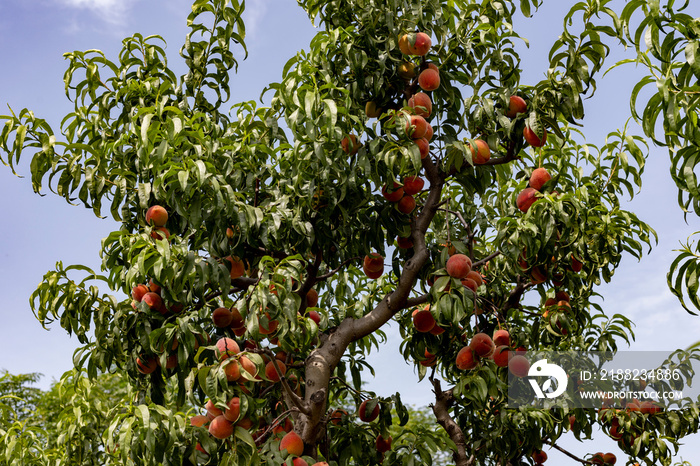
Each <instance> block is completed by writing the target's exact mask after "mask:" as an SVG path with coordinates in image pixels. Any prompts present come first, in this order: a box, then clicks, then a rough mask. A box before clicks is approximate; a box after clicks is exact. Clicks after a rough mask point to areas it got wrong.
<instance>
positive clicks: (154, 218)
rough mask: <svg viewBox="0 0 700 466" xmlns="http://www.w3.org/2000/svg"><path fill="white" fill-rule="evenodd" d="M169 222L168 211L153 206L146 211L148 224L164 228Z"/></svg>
mask: <svg viewBox="0 0 700 466" xmlns="http://www.w3.org/2000/svg"><path fill="white" fill-rule="evenodd" d="M167 221H168V211H167V210H165V208H164V207H162V206H159V205H154V206H151V207H150V208H149V209H148V210H147V211H146V223H147V224H148V225H153V226H156V227H162V226H164V225H165V224H166V223H167Z"/></svg>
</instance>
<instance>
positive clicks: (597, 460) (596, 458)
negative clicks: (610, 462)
mask: <svg viewBox="0 0 700 466" xmlns="http://www.w3.org/2000/svg"><path fill="white" fill-rule="evenodd" d="M591 463H593V464H604V463H605V460H604V459H603V452H600V451H599V452H598V453H594V454H593V456H592V457H591Z"/></svg>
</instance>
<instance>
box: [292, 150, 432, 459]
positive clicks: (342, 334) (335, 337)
mask: <svg viewBox="0 0 700 466" xmlns="http://www.w3.org/2000/svg"><path fill="white" fill-rule="evenodd" d="M423 168H424V170H425V173H426V177H427V179H428V181H429V182H430V189H429V192H428V196H427V198H426V201H425V204H424V206H423V208H422V210H421V211H420V213H419V214H418V215H417V216H416V217H415V218H414V219H413V220H412V223H411V237H412V240H413V244H414V255H413V256H412V257H411V258H410V259H409V260H408V261H406V263H405V264H404V267H403V270H402V272H401V276H400V277H399V281H398V285H397V287H396V289H395V290H394V291H393V292H392V293H390V294H389V295H387V296H385V297H384V299H382V301H381V302H379V304H377V306H376V307H375V308H374V309H372V310H371V311H370V312H369V313H367V314H366V315H364V316H363V317H361V318H359V319H354V318H347V319H345V320H344V321H343V322H341V323H340V325H338V327H336V328H335V329H331V330H329V331H328V332H327V333H326V334H324V335H322V336H321V338H319V345H318V347H317V348H316V349H315V350H314V351H312V352H311V354H310V355H309V357H308V358H307V360H306V364H305V366H306V367H305V369H306V371H305V377H306V379H305V382H306V391H305V397H304V408H305V409H302V410H301V411H302V412H306V413H308V414H304V415H301V416H299V418H298V420H299V422H298V423H297V426H296V428H295V430H296V431H297V432H298V433H299V435H300V436H301V438H302V440H303V441H304V444H305V446H306V453H307V454H315V451H316V449H315V445H316V444H317V442H318V441H319V437H320V436H321V435H322V433H323V427H324V424H323V423H322V422H321V421H322V420H323V416H324V415H325V413H326V410H327V409H328V407H327V400H328V385H329V381H330V378H331V375H332V374H333V371H334V370H335V368H336V367H337V365H338V363H339V362H340V359H341V357H342V356H343V354H344V353H345V350H346V349H347V347H348V345H350V343H352V342H353V341H357V340H359V339H361V338H364V337H365V336H367V335H369V334H371V333H372V332H375V331H376V330H378V329H379V328H380V327H381V326H383V325H384V324H385V323H387V322H388V321H389V319H391V318H392V317H393V316H394V315H395V314H396V313H397V312H399V311H401V310H402V309H406V308H407V307H408V306H409V304H410V305H415V303H420V302H425V301H426V300H427V296H421V297H418V298H413V299H410V300H409V295H410V294H411V292H412V291H413V287H414V285H415V283H416V279H417V277H418V274H419V273H420V271H421V269H422V268H423V266H424V265H425V264H426V263H427V261H428V258H429V253H428V249H427V247H426V245H425V233H426V231H427V229H428V227H429V226H430V223H431V221H432V219H433V217H434V216H435V213H436V212H437V209H438V205H439V203H440V198H441V195H442V187H443V183H444V174H441V173H440V172H439V171H438V169H437V167H436V166H435V164H434V163H433V162H432V160H430V158H426V159H424V160H423Z"/></svg>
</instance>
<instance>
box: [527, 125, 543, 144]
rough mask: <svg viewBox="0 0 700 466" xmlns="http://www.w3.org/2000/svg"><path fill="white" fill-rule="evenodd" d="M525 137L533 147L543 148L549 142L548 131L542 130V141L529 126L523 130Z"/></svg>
mask: <svg viewBox="0 0 700 466" xmlns="http://www.w3.org/2000/svg"><path fill="white" fill-rule="evenodd" d="M523 137H524V138H525V141H527V143H528V144H530V145H531V146H532V147H542V146H544V145H545V143H546V142H547V130H546V129H544V128H542V138H541V139H540V137H539V136H538V135H537V134H536V133H535V132H534V131H533V130H532V129H530V127H529V126H526V127H525V129H523Z"/></svg>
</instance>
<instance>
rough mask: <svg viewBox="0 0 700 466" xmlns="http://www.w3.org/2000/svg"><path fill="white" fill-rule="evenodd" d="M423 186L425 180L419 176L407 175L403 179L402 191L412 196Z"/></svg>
mask: <svg viewBox="0 0 700 466" xmlns="http://www.w3.org/2000/svg"><path fill="white" fill-rule="evenodd" d="M423 186H425V181H423V178H421V177H420V176H407V177H405V178H404V179H403V192H404V194H408V195H409V196H412V195H414V194H418V193H419V192H421V190H422V189H423Z"/></svg>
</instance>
